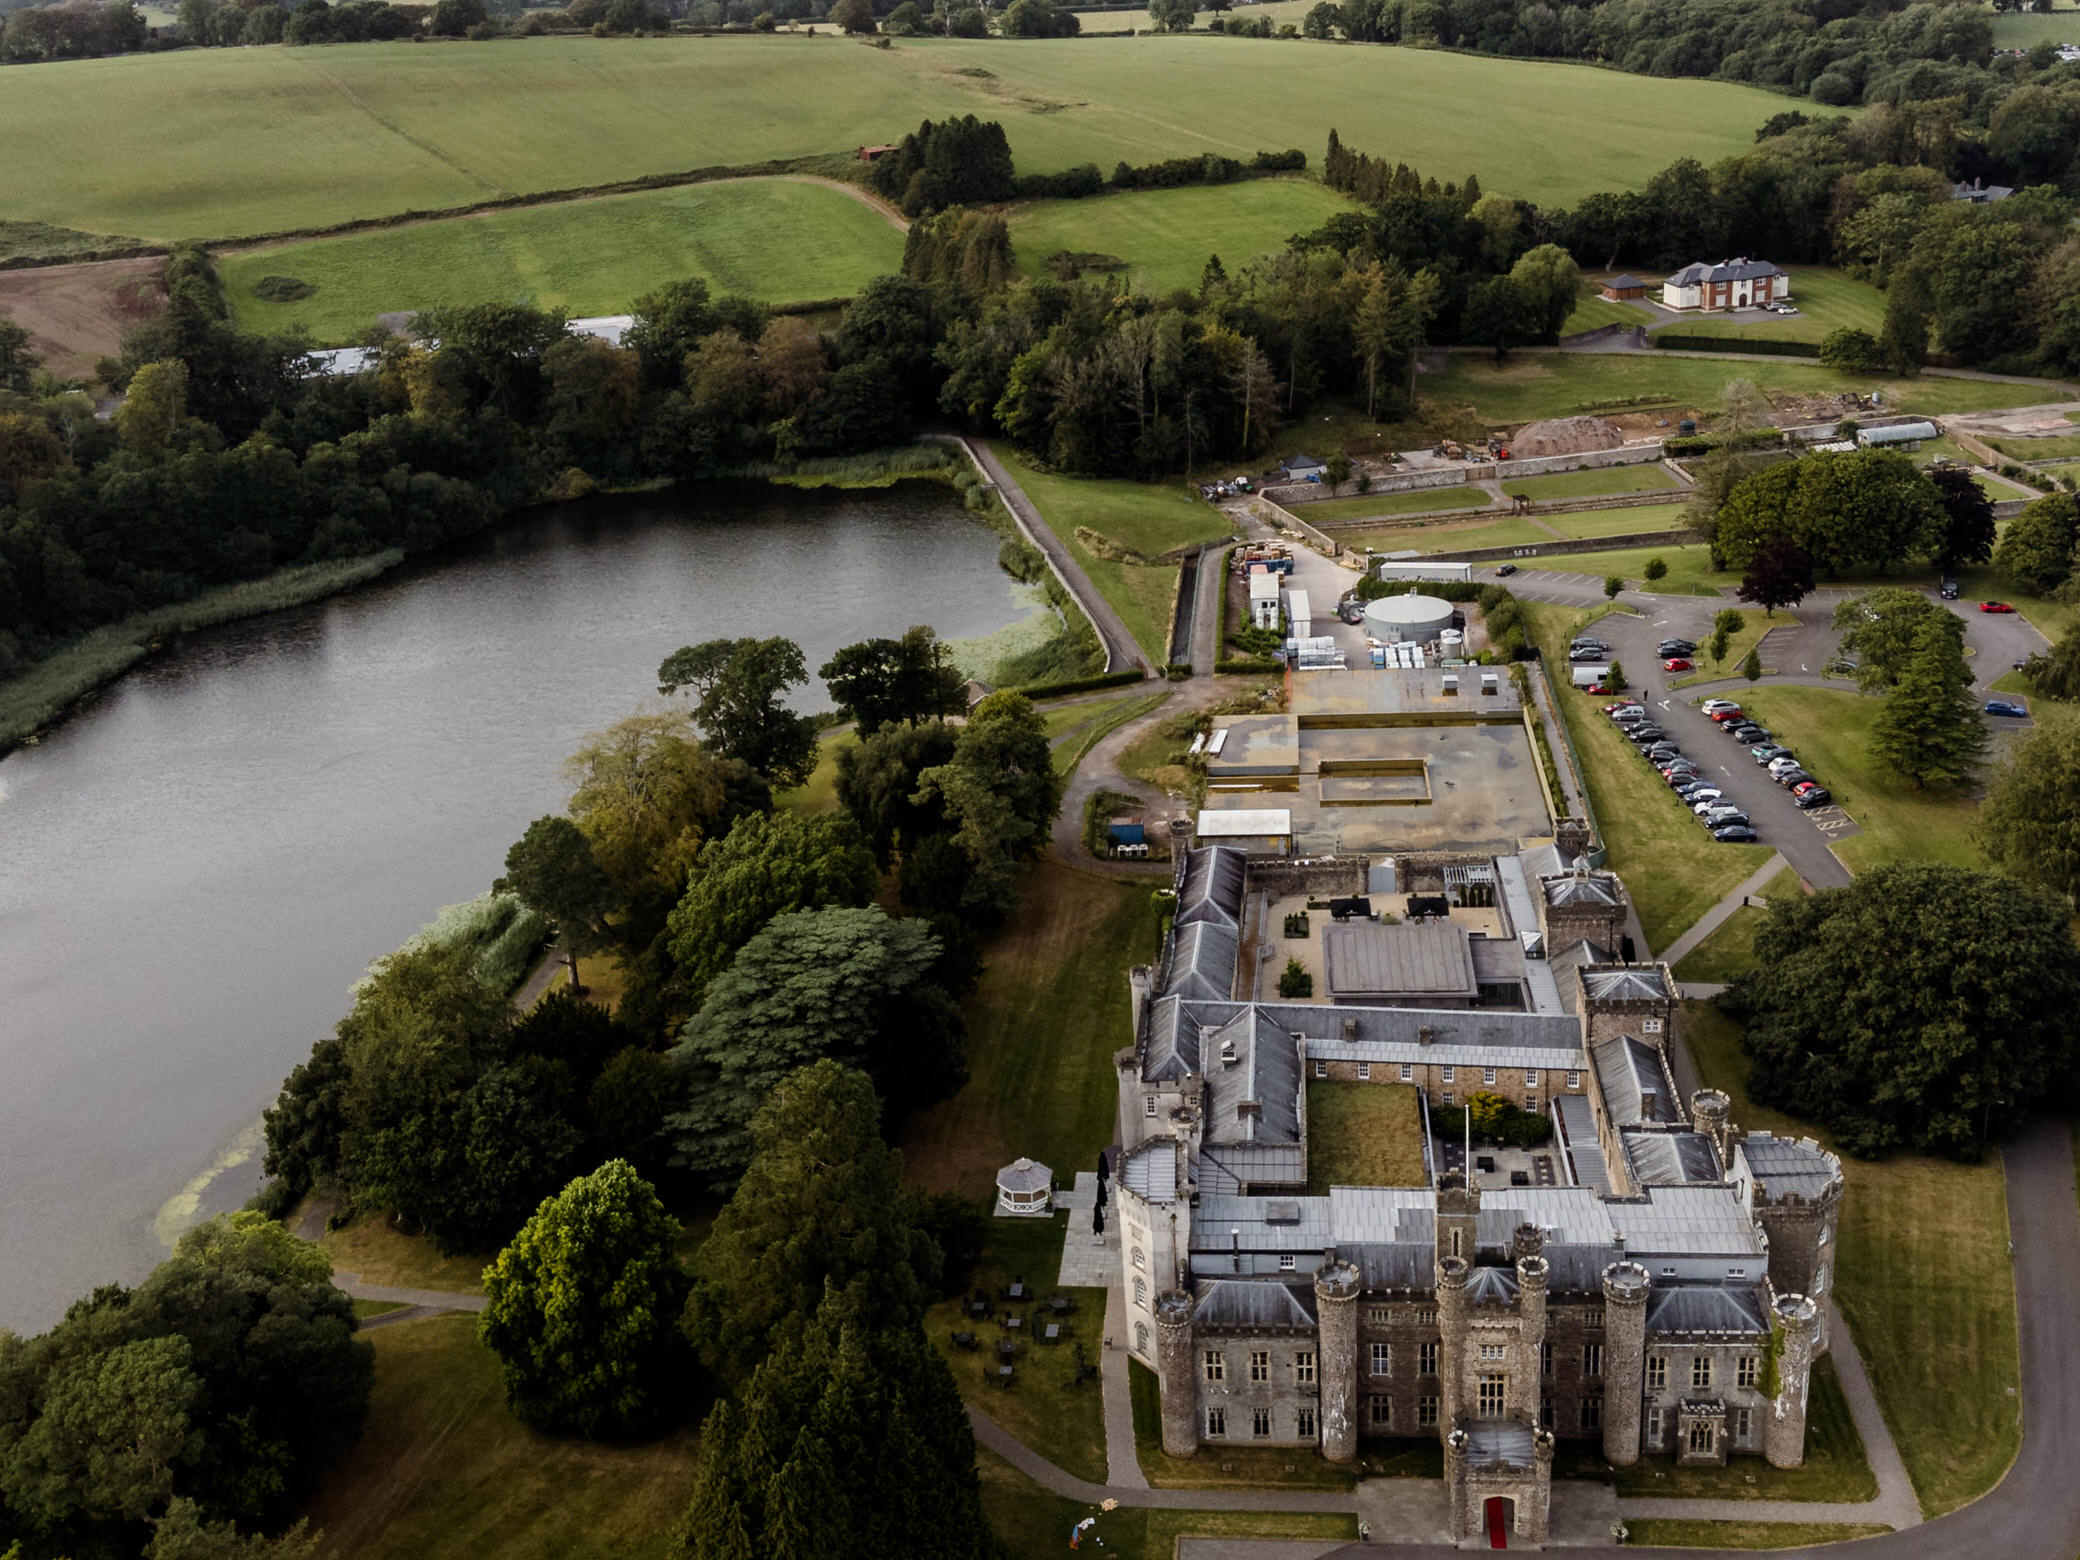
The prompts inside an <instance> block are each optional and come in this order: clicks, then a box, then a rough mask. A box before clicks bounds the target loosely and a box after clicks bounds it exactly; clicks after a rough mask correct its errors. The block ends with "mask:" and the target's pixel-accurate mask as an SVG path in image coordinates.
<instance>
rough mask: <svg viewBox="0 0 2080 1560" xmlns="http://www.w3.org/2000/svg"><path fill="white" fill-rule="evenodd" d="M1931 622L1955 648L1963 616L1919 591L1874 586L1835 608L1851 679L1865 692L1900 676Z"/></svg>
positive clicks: (1961, 640) (1960, 641)
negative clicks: (1852, 669)
mask: <svg viewBox="0 0 2080 1560" xmlns="http://www.w3.org/2000/svg"><path fill="white" fill-rule="evenodd" d="M1931 623H1933V624H1935V625H1936V626H1937V627H1938V628H1939V629H1941V630H1942V632H1944V633H1946V634H1948V635H1949V636H1950V637H1951V638H1952V639H1953V640H1955V641H1956V642H1957V644H1958V645H1959V646H1960V647H1961V646H1962V645H1963V644H1964V620H1963V619H1961V618H1960V617H1958V615H1957V614H1956V613H1954V612H1951V611H1948V610H1947V609H1945V608H1944V607H1943V606H1941V605H1940V604H1938V603H1936V602H1934V601H1931V600H1929V598H1928V597H1927V596H1925V595H1923V594H1922V593H1921V592H1920V591H1918V590H1907V589H1905V588H1903V587H1899V586H1894V587H1890V588H1888V589H1885V590H1874V591H1870V592H1868V593H1867V594H1865V595H1861V596H1852V597H1850V598H1849V599H1848V600H1847V601H1844V602H1840V603H1838V604H1837V605H1836V607H1835V609H1834V626H1835V627H1836V628H1837V629H1839V630H1840V631H1841V635H1842V640H1841V645H1842V654H1844V655H1846V656H1853V657H1855V659H1856V683H1857V686H1858V687H1860V688H1862V689H1863V691H1864V692H1865V693H1877V692H1881V691H1882V690H1884V689H1886V688H1890V687H1891V686H1892V685H1893V684H1894V683H1896V682H1898V681H1899V680H1900V677H1901V675H1902V674H1903V673H1904V672H1905V671H1906V669H1907V663H1908V662H1909V661H1911V660H1912V659H1913V657H1914V647H1915V644H1916V642H1917V640H1918V637H1919V635H1920V633H1921V630H1922V628H1923V627H1924V626H1926V625H1928V624H1931Z"/></svg>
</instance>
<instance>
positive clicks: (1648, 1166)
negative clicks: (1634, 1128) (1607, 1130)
mask: <svg viewBox="0 0 2080 1560" xmlns="http://www.w3.org/2000/svg"><path fill="white" fill-rule="evenodd" d="M1620 1141H1621V1142H1623V1143H1624V1145H1625V1157H1626V1158H1627V1159H1628V1160H1630V1161H1631V1162H1632V1173H1633V1174H1634V1175H1635V1176H1637V1177H1638V1178H1639V1183H1640V1185H1642V1186H1681V1185H1684V1184H1686V1183H1690V1182H1709V1181H1718V1180H1723V1179H1724V1173H1723V1172H1722V1171H1721V1170H1720V1168H1719V1151H1718V1150H1717V1149H1716V1148H1714V1147H1713V1146H1712V1140H1711V1139H1710V1138H1708V1137H1706V1136H1705V1135H1704V1134H1703V1133H1702V1132H1653V1131H1639V1132H1625V1133H1621V1134H1620Z"/></svg>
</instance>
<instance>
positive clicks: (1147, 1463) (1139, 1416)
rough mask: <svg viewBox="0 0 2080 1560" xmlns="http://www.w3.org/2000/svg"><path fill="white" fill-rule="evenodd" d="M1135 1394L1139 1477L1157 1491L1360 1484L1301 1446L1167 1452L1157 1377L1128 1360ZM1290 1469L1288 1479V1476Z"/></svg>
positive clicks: (1332, 1487) (1319, 1487)
mask: <svg viewBox="0 0 2080 1560" xmlns="http://www.w3.org/2000/svg"><path fill="white" fill-rule="evenodd" d="M1127 1369H1128V1370H1129V1372H1130V1373H1131V1377H1132V1381H1133V1392H1134V1446H1135V1451H1136V1452H1137V1453H1138V1454H1139V1456H1140V1459H1141V1471H1142V1472H1143V1473H1145V1474H1147V1475H1148V1482H1149V1483H1150V1484H1152V1485H1154V1486H1155V1487H1156V1488H1157V1489H1159V1490H1204V1489H1212V1488H1215V1487H1216V1486H1218V1487H1221V1488H1245V1489H1288V1490H1347V1489H1350V1488H1351V1487H1352V1486H1353V1485H1354V1484H1355V1483H1356V1482H1357V1481H1356V1479H1355V1478H1353V1477H1352V1475H1350V1474H1348V1473H1346V1472H1344V1471H1343V1469H1341V1468H1338V1467H1336V1466H1335V1465H1334V1464H1333V1463H1328V1462H1324V1461H1323V1460H1322V1456H1321V1454H1320V1453H1319V1452H1315V1451H1312V1450H1310V1449H1308V1448H1306V1447H1302V1446H1251V1445H1250V1444H1249V1443H1248V1442H1247V1441H1246V1440H1245V1441H1243V1442H1242V1443H1241V1444H1239V1445H1235V1446H1202V1447H1201V1448H1200V1449H1199V1451H1198V1452H1197V1453H1196V1454H1195V1455H1193V1456H1191V1457H1170V1456H1166V1455H1165V1454H1164V1451H1163V1395H1162V1388H1161V1387H1160V1386H1158V1385H1157V1383H1156V1373H1155V1372H1154V1371H1152V1370H1150V1369H1149V1368H1148V1367H1147V1366H1146V1365H1144V1364H1142V1363H1141V1362H1140V1361H1139V1360H1133V1359H1130V1360H1129V1361H1128V1362H1127ZM1287 1469H1291V1470H1292V1471H1291V1472H1290V1473H1289V1472H1287V1471H1286V1470H1287Z"/></svg>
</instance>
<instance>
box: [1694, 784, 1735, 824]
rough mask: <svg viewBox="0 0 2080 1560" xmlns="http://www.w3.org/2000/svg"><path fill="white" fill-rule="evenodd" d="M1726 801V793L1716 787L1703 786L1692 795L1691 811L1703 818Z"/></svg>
mask: <svg viewBox="0 0 2080 1560" xmlns="http://www.w3.org/2000/svg"><path fill="white" fill-rule="evenodd" d="M1725 800H1726V793H1725V792H1724V791H1721V790H1719V789H1718V788H1717V787H1716V786H1709V785H1707V786H1703V787H1700V788H1699V789H1697V790H1695V791H1692V792H1691V793H1690V796H1689V802H1690V810H1691V811H1692V812H1694V813H1696V814H1697V816H1698V817H1700V818H1702V817H1703V816H1704V815H1705V814H1706V813H1708V812H1710V811H1712V810H1713V809H1714V808H1716V807H1717V806H1718V805H1719V804H1720V803H1721V802H1723V801H1725Z"/></svg>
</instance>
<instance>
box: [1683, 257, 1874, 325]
mask: <svg viewBox="0 0 2080 1560" xmlns="http://www.w3.org/2000/svg"><path fill="white" fill-rule="evenodd" d="M1791 301H1792V303H1793V304H1794V305H1796V306H1797V309H1798V312H1797V313H1796V314H1785V315H1779V316H1776V317H1774V318H1771V319H1769V320H1767V321H1764V322H1760V323H1757V324H1753V325H1744V324H1735V323H1734V322H1733V321H1731V320H1724V319H1711V318H1708V317H1701V318H1698V319H1686V320H1684V321H1683V322H1682V323H1681V324H1678V325H1671V326H1670V327H1669V329H1670V330H1673V331H1679V332H1681V333H1682V334H1683V335H1685V336H1763V337H1769V338H1773V339H1775V340H1778V341H1819V340H1820V339H1822V338H1823V337H1824V336H1826V334H1827V333H1828V332H1829V331H1831V330H1835V329H1837V328H1838V327H1841V326H1844V325H1846V326H1851V327H1853V328H1854V329H1857V330H1867V331H1869V332H1870V333H1871V334H1872V335H1873V336H1875V335H1877V334H1878V332H1879V330H1880V329H1881V328H1883V326H1884V324H1885V295H1884V294H1883V293H1881V292H1879V291H1878V289H1877V288H1875V287H1873V286H1872V285H1871V284H1870V283H1869V282H1859V281H1857V280H1856V279H1855V278H1854V277H1852V276H1849V275H1846V274H1845V273H1843V272H1841V271H1835V270H1830V269H1828V268H1826V267H1824V266H1807V265H1802V266H1798V267H1796V268H1795V269H1794V270H1793V271H1792V273H1791Z"/></svg>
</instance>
